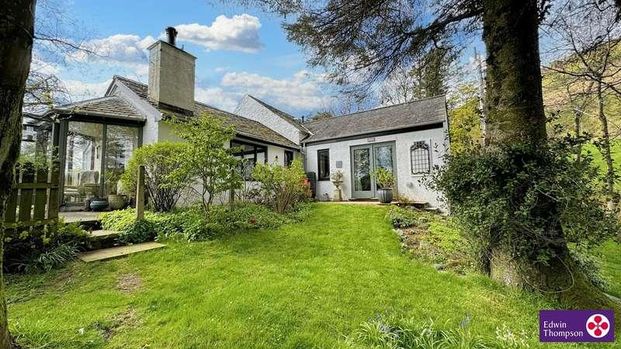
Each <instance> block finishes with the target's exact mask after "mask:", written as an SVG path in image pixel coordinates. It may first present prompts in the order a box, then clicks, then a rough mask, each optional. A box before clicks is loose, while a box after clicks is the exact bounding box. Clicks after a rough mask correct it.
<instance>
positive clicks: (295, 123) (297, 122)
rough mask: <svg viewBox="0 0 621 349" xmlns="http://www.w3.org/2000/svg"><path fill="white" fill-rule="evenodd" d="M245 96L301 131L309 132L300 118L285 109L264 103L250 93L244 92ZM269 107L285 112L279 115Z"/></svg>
mask: <svg viewBox="0 0 621 349" xmlns="http://www.w3.org/2000/svg"><path fill="white" fill-rule="evenodd" d="M246 96H248V97H249V98H251V99H253V100H255V101H256V102H257V103H259V104H261V105H262V106H263V107H265V108H267V109H268V110H269V111H270V112H272V113H274V114H276V116H278V117H279V118H281V119H284V120H285V121H286V122H288V123H290V124H291V125H292V126H293V127H295V128H297V129H298V130H300V131H303V132H308V133H311V132H310V130H308V129H307V128H306V126H304V123H303V122H302V120H300V119H298V118H296V117H295V116H293V115H291V114H289V113H287V112H286V111H284V110H281V109H279V108H277V107H275V106H273V105H271V104H269V103H266V102H264V101H262V100H260V99H258V98H257V97H255V96H253V95H251V94H246ZM271 109H275V110H276V111H278V112H280V113H282V114H285V115H280V114H279V113H277V112H275V111H274V110H271Z"/></svg>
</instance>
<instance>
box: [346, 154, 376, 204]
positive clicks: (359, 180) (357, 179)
mask: <svg viewBox="0 0 621 349" xmlns="http://www.w3.org/2000/svg"><path fill="white" fill-rule="evenodd" d="M371 154H372V147H371V146H370V145H366V146H358V147H353V148H352V149H351V158H352V176H351V180H352V197H353V198H356V199H369V198H372V197H374V196H375V190H374V189H373V188H374V186H375V185H374V180H373V177H372V176H371V171H372V170H373V158H372V157H371Z"/></svg>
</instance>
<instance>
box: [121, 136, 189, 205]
mask: <svg viewBox="0 0 621 349" xmlns="http://www.w3.org/2000/svg"><path fill="white" fill-rule="evenodd" d="M187 149H188V146H187V145H186V144H184V143H173V142H158V143H154V144H148V145H145V146H142V147H140V148H138V149H136V150H135V151H134V153H133V154H132V157H131V159H130V160H129V163H128V164H127V169H126V171H125V172H124V173H123V175H122V176H121V181H122V182H123V187H124V188H127V189H129V188H136V185H137V180H138V168H139V166H140V165H143V166H144V167H145V189H146V192H147V194H148V198H149V201H150V203H151V204H152V206H153V209H154V210H155V211H158V212H169V211H171V210H172V209H173V208H174V207H175V205H176V204H177V201H179V198H180V197H181V194H182V192H183V190H184V189H186V188H187V187H188V186H189V185H190V183H191V181H190V173H189V171H188V170H187V167H186V164H185V162H184V158H183V157H182V156H180V154H184V153H185V152H186V151H187ZM173 174H174V175H173Z"/></svg>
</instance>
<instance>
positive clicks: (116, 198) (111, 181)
mask: <svg viewBox="0 0 621 349" xmlns="http://www.w3.org/2000/svg"><path fill="white" fill-rule="evenodd" d="M120 178H121V170H118V169H110V170H108V171H106V187H107V188H108V205H110V209H111V210H120V209H122V208H124V207H125V198H124V197H123V195H119V194H118V187H119V179H120Z"/></svg>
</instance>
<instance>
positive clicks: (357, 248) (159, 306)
mask: <svg viewBox="0 0 621 349" xmlns="http://www.w3.org/2000/svg"><path fill="white" fill-rule="evenodd" d="M385 214H386V208H385V207H380V206H370V205H335V204H316V205H314V206H313V208H312V211H311V213H310V215H309V217H308V218H307V219H306V221H304V222H302V223H296V224H290V225H286V226H283V227H281V228H280V229H277V230H273V231H255V232H248V233H239V234H236V235H232V236H228V237H225V238H221V239H218V240H214V241H209V242H202V243H172V242H169V243H168V247H166V248H164V249H160V250H157V251H151V252H145V253H140V254H136V255H132V256H129V257H127V258H123V259H118V260H112V261H107V262H99V263H90V264H84V263H81V262H75V263H72V264H71V265H70V266H68V267H67V268H65V269H63V270H59V271H54V272H51V273H47V274H44V275H31V276H19V277H11V278H9V280H8V281H9V285H8V289H7V292H8V302H9V317H10V325H11V329H12V331H13V334H15V335H17V336H18V341H19V342H20V343H21V344H23V345H25V346H33V347H34V346H36V347H39V346H44V345H45V347H46V348H145V347H149V348H206V347H209V348H317V347H319V348H340V347H346V341H345V340H344V338H345V337H346V336H349V335H351V333H352V332H354V331H356V330H357V329H358V328H359V326H360V324H361V323H363V322H364V321H366V320H368V319H371V318H373V317H375V316H377V315H381V314H398V315H399V316H404V317H408V318H413V319H419V320H420V321H427V320H430V319H432V320H433V321H434V323H435V324H436V326H438V327H446V328H449V327H450V328H455V327H457V326H458V325H459V322H460V321H461V320H462V319H463V318H464V317H465V316H466V314H470V315H471V316H472V322H471V326H472V330H473V331H474V332H475V333H476V334H480V335H485V336H489V337H492V338H493V337H495V330H496V328H497V327H502V326H503V325H506V326H507V327H508V328H510V329H511V330H513V331H515V332H520V331H522V330H524V331H526V332H527V334H528V336H529V338H530V341H531V347H538V346H539V344H538V342H537V326H538V324H537V321H538V311H539V309H541V308H550V307H553V305H551V304H549V303H546V302H545V301H544V300H542V299H541V298H539V297H536V296H532V295H527V294H525V293H522V292H518V291H512V290H509V289H507V288H505V287H501V286H499V285H497V284H495V283H493V282H491V281H489V280H488V279H487V278H485V277H482V276H477V275H469V276H457V275H455V274H452V273H443V272H438V271H436V270H435V269H433V268H432V267H431V266H428V265H424V264H421V263H418V262H416V261H413V260H411V259H410V258H408V257H407V256H406V255H404V254H403V253H402V252H401V250H400V245H399V241H398V238H397V236H396V235H395V234H394V232H393V231H392V230H391V227H390V225H389V224H388V223H387V221H386V220H385V219H384V216H385ZM545 347H546V348H550V347H554V346H550V345H546V346H545Z"/></svg>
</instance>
